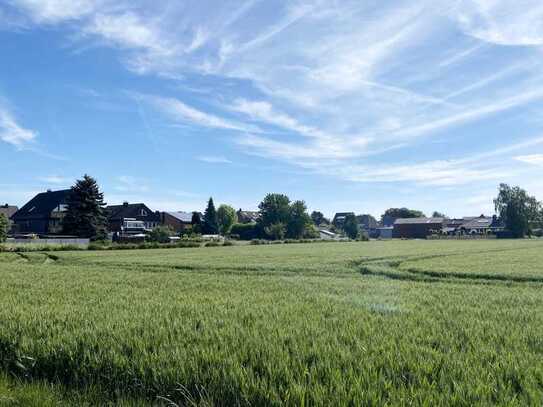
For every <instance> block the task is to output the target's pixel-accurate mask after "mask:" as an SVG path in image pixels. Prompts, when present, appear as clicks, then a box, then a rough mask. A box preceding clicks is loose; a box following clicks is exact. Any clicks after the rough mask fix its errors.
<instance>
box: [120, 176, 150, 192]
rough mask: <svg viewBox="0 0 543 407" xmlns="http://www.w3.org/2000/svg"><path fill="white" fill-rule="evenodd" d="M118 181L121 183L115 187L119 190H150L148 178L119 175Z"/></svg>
mask: <svg viewBox="0 0 543 407" xmlns="http://www.w3.org/2000/svg"><path fill="white" fill-rule="evenodd" d="M117 182H118V183H119V185H117V186H116V187H115V189H116V190H117V191H121V192H131V193H134V192H147V191H149V186H148V185H147V181H146V180H144V179H141V178H137V177H133V176H131V175H121V176H119V177H117Z"/></svg>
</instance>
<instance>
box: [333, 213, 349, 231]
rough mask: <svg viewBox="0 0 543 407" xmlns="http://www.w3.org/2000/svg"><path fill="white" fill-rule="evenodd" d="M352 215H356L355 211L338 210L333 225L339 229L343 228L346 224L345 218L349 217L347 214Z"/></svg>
mask: <svg viewBox="0 0 543 407" xmlns="http://www.w3.org/2000/svg"><path fill="white" fill-rule="evenodd" d="M349 215H352V216H354V212H338V213H336V214H335V215H334V219H332V225H334V226H335V227H336V228H338V229H343V225H345V219H347V216H349Z"/></svg>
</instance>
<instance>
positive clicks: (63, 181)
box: [38, 175, 73, 185]
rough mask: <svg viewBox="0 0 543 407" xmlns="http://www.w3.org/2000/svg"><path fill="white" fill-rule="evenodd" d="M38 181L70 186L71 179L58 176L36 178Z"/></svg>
mask: <svg viewBox="0 0 543 407" xmlns="http://www.w3.org/2000/svg"><path fill="white" fill-rule="evenodd" d="M38 180H39V181H41V182H45V183H46V184H52V185H70V184H71V183H72V181H73V179H72V178H68V177H63V176H60V175H48V176H45V177H38Z"/></svg>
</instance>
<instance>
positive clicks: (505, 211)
mask: <svg viewBox="0 0 543 407" xmlns="http://www.w3.org/2000/svg"><path fill="white" fill-rule="evenodd" d="M494 206H495V208H496V212H497V213H498V215H499V217H500V219H501V220H502V221H503V222H504V223H505V227H506V229H507V230H508V231H509V232H511V234H512V236H513V237H515V238H522V237H524V236H526V235H527V234H530V233H531V230H532V228H533V227H535V226H537V225H538V223H539V221H540V216H541V203H540V202H538V201H537V199H536V198H534V197H533V196H530V195H528V193H527V192H526V191H525V190H524V189H522V188H520V187H510V186H509V185H507V184H500V187H499V191H498V197H497V198H496V199H494Z"/></svg>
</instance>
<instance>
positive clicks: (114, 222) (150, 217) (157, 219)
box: [106, 202, 161, 232]
mask: <svg viewBox="0 0 543 407" xmlns="http://www.w3.org/2000/svg"><path fill="white" fill-rule="evenodd" d="M106 214H107V221H108V230H109V231H110V232H122V231H123V229H124V225H125V222H126V221H139V222H142V224H143V227H144V228H145V229H146V230H151V229H153V228H155V227H157V226H159V225H160V224H161V216H160V212H154V211H152V210H151V209H149V207H148V206H147V205H145V204H143V203H135V204H131V203H128V202H124V203H123V204H122V205H110V206H107V207H106Z"/></svg>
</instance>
